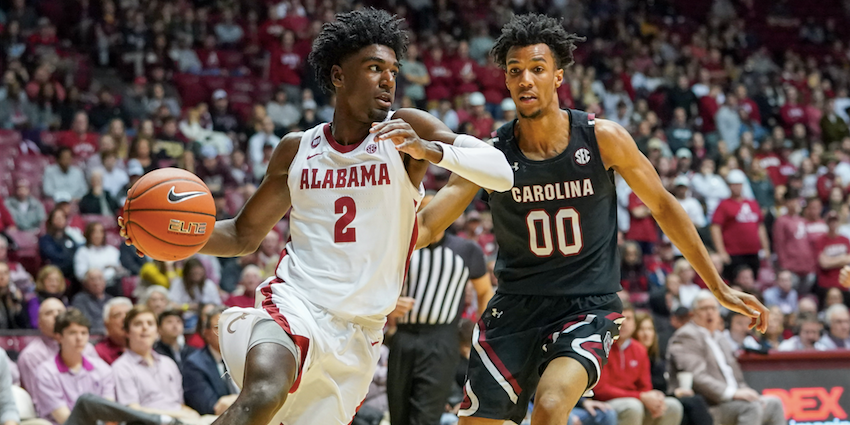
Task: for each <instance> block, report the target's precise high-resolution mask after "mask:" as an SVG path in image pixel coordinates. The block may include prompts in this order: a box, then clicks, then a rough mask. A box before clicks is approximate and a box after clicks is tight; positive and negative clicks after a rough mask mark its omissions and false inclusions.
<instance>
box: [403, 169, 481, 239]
mask: <svg viewBox="0 0 850 425" xmlns="http://www.w3.org/2000/svg"><path fill="white" fill-rule="evenodd" d="M480 189H481V188H480V187H478V186H477V185H475V183H472V182H470V181H469V180H465V179H462V178H460V177H459V176H457V175H453V176H451V178H449V182H448V184H446V185H445V186H444V187H443V188H442V189H440V191H439V192H437V194H436V195H435V196H434V199H433V200H431V203H429V204H428V206H426V207H425V208H424V209H423V210H422V211H420V212H419V214H418V215H417V220H418V223H419V232H420V237H419V238H418V239H417V241H416V248H417V249H419V248H422V247H423V246H426V245H428V244H429V243H431V235H437V234H439V233H440V232H442V231H443V230H446V229H448V227H449V226H451V225H452V223H454V222H455V220H457V219H458V217H460V215H461V214H463V211H464V210H466V207H467V206H469V203H470V202H472V199H474V198H475V194H477V193H478V191H479V190H480Z"/></svg>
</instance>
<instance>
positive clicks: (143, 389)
mask: <svg viewBox="0 0 850 425" xmlns="http://www.w3.org/2000/svg"><path fill="white" fill-rule="evenodd" d="M124 331H125V332H126V333H127V350H126V351H125V352H124V354H122V355H121V357H119V358H118V360H115V363H113V364H112V371H113V373H114V374H115V395H116V399H117V401H118V402H119V403H121V404H124V405H126V406H129V407H130V408H132V409H136V410H141V411H143V412H148V413H154V414H160V415H168V416H171V417H173V418H177V419H186V420H197V419H198V418H199V417H200V415H198V412H196V411H194V410H192V409H190V408H189V407H186V406H185V405H184V404H183V376H182V375H181V374H180V371H179V370H178V369H177V364H176V363H174V360H171V359H170V358H168V357H166V356H163V355H161V354H159V353H157V352H156V351H154V350H153V345H154V342H156V338H157V325H156V316H154V314H153V312H152V311H150V309H148V308H147V307H146V306H144V305H137V306H135V307H133V309H132V310H130V312H128V313H127V317H126V318H125V319H124Z"/></svg>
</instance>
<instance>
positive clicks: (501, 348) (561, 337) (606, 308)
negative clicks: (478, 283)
mask: <svg viewBox="0 0 850 425" xmlns="http://www.w3.org/2000/svg"><path fill="white" fill-rule="evenodd" d="M622 312H623V304H622V302H621V301H620V298H619V297H618V296H617V294H608V295H599V296H597V295H594V296H586V297H552V296H539V295H512V294H501V293H498V292H497V293H496V295H495V296H493V299H491V300H490V303H489V304H488V305H487V310H486V311H485V312H484V315H483V316H482V317H481V319H480V320H479V321H478V324H476V326H475V330H474V331H473V335H472V352H471V354H470V358H469V369H468V372H467V381H466V384H465V385H464V399H463V402H462V403H461V406H460V408H461V410H460V412H459V415H460V416H475V417H481V418H489V419H501V420H512V421H514V422H516V423H520V422H522V420H523V418H525V414H526V412H527V410H528V402H529V401H530V400H531V397H532V395H534V392H535V390H536V389H537V384H538V382H540V377H541V376H542V375H543V371H544V370H545V369H546V366H547V365H548V364H549V362H551V361H552V360H554V359H556V358H559V357H569V358H572V359H575V360H577V361H578V362H579V363H581V365H582V366H584V368H585V370H587V376H588V385H587V388H583V390H589V389H592V388H593V387H594V386H596V383H597V382H599V374H600V372H601V371H602V366H604V365H605V363H607V362H608V352H609V351H610V348H611V344H613V342H614V341H615V340H616V339H617V338H618V337H619V335H620V323H622V320H623V315H622V314H621V313H622Z"/></svg>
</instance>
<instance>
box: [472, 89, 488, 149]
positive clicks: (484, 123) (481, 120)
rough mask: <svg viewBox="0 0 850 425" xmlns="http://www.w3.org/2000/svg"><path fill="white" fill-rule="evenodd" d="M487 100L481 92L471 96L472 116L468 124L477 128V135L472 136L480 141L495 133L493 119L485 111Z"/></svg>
mask: <svg viewBox="0 0 850 425" xmlns="http://www.w3.org/2000/svg"><path fill="white" fill-rule="evenodd" d="M486 103H487V100H486V99H485V98H484V95H483V94H481V93H480V92H475V93H472V94H470V95H469V106H470V114H469V120H468V122H469V123H471V124H472V127H473V128H475V133H474V134H472V135H473V136H475V137H478V138H479V139H487V138H488V137H490V133H491V132H492V131H493V117H492V116H490V113H489V112H487V110H486V109H485V106H484V105H485V104H486Z"/></svg>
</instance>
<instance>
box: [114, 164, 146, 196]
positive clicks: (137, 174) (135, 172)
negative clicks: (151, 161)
mask: <svg viewBox="0 0 850 425" xmlns="http://www.w3.org/2000/svg"><path fill="white" fill-rule="evenodd" d="M144 174H145V169H144V167H142V163H141V162H139V160H138V159H131V160H129V161H127V184H126V185H125V186H124V188H123V189H122V190H121V197H120V199H119V200H118V203H119V204H122V205H123V204H124V200H126V199H127V192H128V191H129V190H130V188H131V187H133V185H134V184H136V182H137V181H139V179H140V178H142V176H143V175H144Z"/></svg>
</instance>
